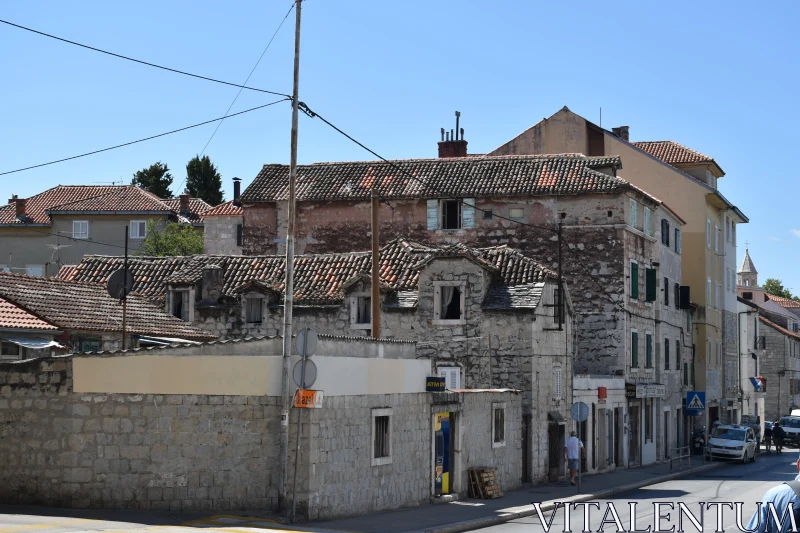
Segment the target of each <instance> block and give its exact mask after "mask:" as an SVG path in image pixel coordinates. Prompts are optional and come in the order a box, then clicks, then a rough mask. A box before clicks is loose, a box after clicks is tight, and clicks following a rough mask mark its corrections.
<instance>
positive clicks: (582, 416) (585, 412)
mask: <svg viewBox="0 0 800 533" xmlns="http://www.w3.org/2000/svg"><path fill="white" fill-rule="evenodd" d="M571 414H572V419H573V420H575V421H576V422H585V421H586V420H587V419H588V418H589V406H588V405H586V404H585V403H584V402H575V403H573V404H572V409H571ZM581 455H583V454H582V449H581V448H578V493H580V492H581V467H582V466H583V464H582V462H583V461H581V459H582V457H581ZM568 459H569V457H568Z"/></svg>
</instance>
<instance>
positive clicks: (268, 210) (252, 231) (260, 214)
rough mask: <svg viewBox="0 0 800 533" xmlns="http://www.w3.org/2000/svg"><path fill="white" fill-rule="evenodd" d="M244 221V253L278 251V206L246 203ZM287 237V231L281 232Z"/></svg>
mask: <svg viewBox="0 0 800 533" xmlns="http://www.w3.org/2000/svg"><path fill="white" fill-rule="evenodd" d="M242 208H243V212H244V214H243V215H242V221H243V224H244V228H243V229H242V239H243V240H242V253H243V254H244V255H265V254H274V253H276V250H277V248H276V246H277V245H276V243H275V239H277V238H278V224H277V218H276V216H277V215H276V213H277V206H276V204H274V203H270V204H244V205H243V206H242ZM281 235H282V237H281V238H286V231H285V230H284V231H283V233H282V234H281Z"/></svg>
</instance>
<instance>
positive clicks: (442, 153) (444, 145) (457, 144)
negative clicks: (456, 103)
mask: <svg viewBox="0 0 800 533" xmlns="http://www.w3.org/2000/svg"><path fill="white" fill-rule="evenodd" d="M460 118H461V113H460V112H459V111H456V129H455V130H450V131H449V132H446V131H444V128H442V140H441V141H440V142H439V157H440V158H444V157H467V141H465V140H464V128H460V129H459V127H458V121H459V119H460ZM459 134H460V135H459Z"/></svg>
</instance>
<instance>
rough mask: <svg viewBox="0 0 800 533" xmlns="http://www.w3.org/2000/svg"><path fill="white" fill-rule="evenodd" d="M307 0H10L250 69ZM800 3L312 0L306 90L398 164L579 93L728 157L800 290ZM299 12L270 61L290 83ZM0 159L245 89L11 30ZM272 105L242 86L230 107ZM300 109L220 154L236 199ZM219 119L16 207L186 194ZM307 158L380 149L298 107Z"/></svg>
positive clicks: (48, 24)
mask: <svg viewBox="0 0 800 533" xmlns="http://www.w3.org/2000/svg"><path fill="white" fill-rule="evenodd" d="M290 5H291V1H290V0H280V1H276V0H267V1H265V0H260V1H254V0H253V1H250V0H247V1H244V0H243V1H235V0H231V1H228V2H224V3H223V2H208V1H206V2H202V1H192V2H189V1H174V0H170V1H167V2H164V1H163V0H162V1H160V2H155V1H150V0H140V1H138V2H127V3H118V2H99V1H89V0H86V1H82V2H69V3H67V2H60V1H41V2H16V3H11V2H6V3H3V5H2V6H0V18H4V19H7V20H10V21H12V22H15V23H19V24H22V25H26V26H31V27H33V28H35V29H38V30H41V31H44V32H48V33H53V34H55V35H58V36H61V37H64V38H67V39H72V40H76V41H79V42H83V43H86V44H89V45H92V46H96V47H99V48H105V49H108V50H111V51H114V52H117V53H120V54H126V55H130V56H133V57H136V58H140V59H143V60H147V61H152V62H155V63H160V64H163V65H167V66H171V67H174V68H179V69H182V70H187V71H190V72H195V73H198V74H202V75H206V76H210V77H216V78H220V79H224V80H229V81H232V82H236V83H241V82H243V81H244V79H245V78H246V77H247V74H248V73H249V72H250V70H251V69H252V67H253V65H254V64H255V62H256V60H257V59H258V57H259V55H260V54H261V52H262V51H263V49H264V47H265V46H266V43H267V42H268V40H269V38H270V36H271V35H272V33H273V31H274V30H275V28H276V27H277V26H278V24H279V22H280V20H281V19H282V18H283V16H284V15H285V14H286V11H287V10H288V9H289V7H290ZM799 12H800V4H797V3H791V2H788V1H784V2H771V3H769V4H765V5H764V6H756V5H755V4H752V3H745V2H727V3H722V2H670V3H669V6H668V7H666V4H664V3H654V2H640V1H630V2H621V1H620V2H572V1H563V2H529V1H521V0H520V1H516V0H510V1H506V2H497V3H489V2H485V1H478V0H460V1H436V2H431V1H429V0H428V1H425V0H406V1H404V2H374V1H373V2H367V1H364V0H362V1H355V0H337V1H332V0H307V1H306V2H305V3H304V6H303V26H302V34H303V35H302V46H301V76H300V93H301V99H302V100H303V101H305V102H306V103H307V104H308V105H309V106H310V107H311V108H312V109H314V110H315V111H318V112H320V113H321V114H323V115H324V116H326V118H328V119H329V120H331V121H332V122H334V123H335V124H337V125H339V126H340V127H342V128H343V129H344V130H345V131H347V132H348V133H350V134H352V135H353V136H355V137H356V138H358V139H359V140H361V141H362V142H364V143H365V144H367V145H368V146H370V147H371V148H373V149H374V150H376V151H377V152H378V153H380V154H382V155H384V156H385V157H388V158H408V157H435V155H436V142H437V141H438V139H439V128H441V127H446V128H448V129H449V128H451V127H453V126H454V124H453V121H454V117H453V112H454V111H455V110H456V109H458V110H459V111H461V113H462V119H461V124H462V126H463V127H464V128H465V130H466V135H465V137H466V139H467V140H468V141H469V149H470V151H471V152H474V153H483V152H486V151H488V150H491V149H493V148H495V147H497V146H498V145H500V144H502V143H503V142H504V141H505V140H507V139H509V138H511V137H513V136H515V135H516V134H518V133H519V132H521V131H523V130H524V129H526V128H528V127H529V126H531V125H532V124H534V123H536V122H537V121H539V120H540V119H541V118H543V117H545V116H549V115H551V114H552V113H554V112H555V111H557V110H558V109H560V108H561V107H563V106H564V105H567V106H568V107H569V108H570V109H572V110H573V111H575V112H577V113H579V114H581V115H583V116H585V117H586V118H588V119H590V120H595V121H597V120H599V114H600V108H602V110H603V111H602V113H603V126H605V127H608V128H610V127H612V126H618V125H629V126H630V128H631V139H632V140H662V139H672V140H675V141H677V142H680V143H682V144H685V145H687V146H689V147H691V148H694V149H696V150H698V151H700V152H703V153H706V154H708V155H710V156H712V157H714V158H715V159H716V160H717V161H718V162H719V163H720V165H721V166H722V168H723V169H724V170H725V171H726V172H727V175H726V176H725V178H723V179H722V180H721V181H720V189H721V190H722V192H723V194H724V195H725V196H726V197H727V198H729V199H730V200H731V201H732V202H733V203H735V204H736V205H737V206H739V207H740V208H741V209H742V210H743V211H744V212H745V213H746V214H747V215H748V216H749V217H750V220H751V222H750V224H747V225H744V226H742V227H740V230H739V239H740V241H739V245H740V248H739V250H740V254H739V255H740V257H739V260H741V256H742V255H743V253H744V246H743V243H744V242H745V241H750V242H751V244H750V250H751V255H752V256H753V260H754V262H755V264H756V266H757V268H758V270H759V273H760V275H761V278H762V280H763V279H764V278H766V277H778V278H782V279H783V280H784V283H785V285H786V286H787V287H790V288H792V289H793V292H795V293H799V292H800V273H796V272H795V270H794V269H793V268H792V267H791V265H792V264H794V263H795V262H796V261H797V260H798V259H800V257H798V256H799V255H800V252H798V249H800V248H799V247H798V246H797V244H800V220H798V219H797V217H794V216H791V215H792V214H793V212H794V211H793V208H795V204H796V201H795V195H794V194H793V193H792V192H791V191H792V190H794V189H795V186H796V182H797V180H798V176H797V171H796V169H795V165H794V164H792V163H791V159H790V154H793V153H794V148H795V143H796V136H797V135H796V132H795V129H794V125H795V124H797V123H798V119H799V118H800V116H798V115H800V112H799V111H798V107H797V104H796V94H795V93H796V86H797V83H798V79H797V78H798V72H800V69H798V67H799V66H800V65H798V63H799V62H800V60H798V57H800V54H798V51H799V50H798V48H799V47H800V46H799V44H798V43H800V41H798V39H797V38H796V37H795V36H794V35H795V27H794V21H795V20H796V19H797V16H798V14H800V13H799ZM293 26H294V14H292V15H291V16H290V18H289V19H288V20H287V21H286V23H285V24H284V26H283V28H282V29H281V31H280V33H279V34H278V36H277V37H276V39H275V42H274V43H273V44H272V46H271V48H270V49H269V51H268V52H267V54H266V55H265V56H264V59H263V60H262V62H261V64H260V65H259V67H258V69H257V70H256V72H255V73H254V74H253V77H252V78H251V80H250V82H249V84H250V85H252V86H255V87H261V88H266V89H272V90H277V91H279V92H291V80H292V52H293ZM0 47H1V48H2V50H3V51H4V53H3V54H0V72H2V81H3V83H0V102H2V104H0V106H2V126H0V172H2V171H5V170H11V169H15V168H18V167H24V166H28V165H32V164H37V163H41V162H45V161H50V160H53V159H59V158H62V157H68V156H71V155H75V154H78V153H83V152H87V151H91V150H95V149H99V148H104V147H106V146H110V145H114V144H119V143H122V142H127V141H130V140H134V139H137V138H140V137H147V136H149V135H153V134H157V133H161V132H163V131H168V130H172V129H176V128H180V127H183V126H187V125H190V124H194V123H197V122H202V121H205V120H208V119H211V118H215V117H218V116H222V115H223V114H224V112H225V110H226V109H227V108H228V105H230V103H231V101H232V99H233V97H234V96H235V95H236V92H237V90H238V89H236V88H232V87H225V86H222V85H217V84H213V83H209V82H204V81H200V80H195V79H191V78H188V77H184V76H180V75H176V74H171V73H167V72H162V71H158V70H155V69H152V68H150V67H146V66H141V65H136V64H133V63H129V62H125V61H122V60H119V59H115V58H112V57H108V56H103V55H100V54H97V53H95V52H91V51H88V50H84V49H80V48H77V47H74V46H71V45H67V44H64V43H60V42H57V41H54V40H51V39H46V38H44V37H40V36H37V35H33V34H30V33H27V32H23V31H21V30H18V29H15V28H11V27H8V26H5V25H0ZM272 98H273V97H271V96H269V95H264V94H258V93H252V92H248V91H245V92H244V93H243V94H242V96H241V97H240V98H239V100H238V102H237V103H236V105H235V106H234V109H233V111H239V110H243V109H246V108H249V107H254V106H257V105H261V104H264V103H267V102H269V101H271V100H272ZM290 118H291V113H290V106H289V103H288V102H286V103H281V104H278V105H276V106H273V107H271V108H268V109H264V110H259V111H255V112H253V113H250V114H247V115H243V116H239V117H234V118H231V119H230V120H226V121H225V123H224V124H223V125H222V127H221V128H220V130H219V132H218V133H217V135H216V137H215V138H214V140H213V141H212V143H211V144H210V145H209V148H208V150H207V154H208V155H209V156H210V157H211V159H212V160H213V161H214V162H215V163H216V164H217V166H218V168H219V170H220V172H221V173H222V176H223V181H224V183H225V187H226V197H227V198H230V197H231V191H232V186H231V178H233V177H234V176H238V177H241V178H242V179H243V180H244V184H245V185H247V184H248V183H249V182H250V181H251V180H252V179H253V177H254V176H255V175H256V173H257V172H258V170H259V168H260V167H261V165H262V164H264V163H273V162H279V163H286V162H288V158H289V127H290ZM213 129H214V125H213V124H211V125H207V126H203V127H201V128H197V129H195V130H190V131H187V132H183V133H179V134H176V135H172V136H168V137H165V138H161V139H157V140H153V141H148V142H146V143H142V144H138V145H135V146H132V147H127V148H122V149H119V150H114V151H111V152H107V153H104V154H100V155H96V156H90V157H87V158H84V159H79V160H76V161H71V162H67V163H61V164H58V165H53V166H50V167H44V168H41V169H36V170H31V171H26V172H21V173H18V174H12V175H7V176H2V177H0V195H4V196H2V199H3V200H5V199H6V198H8V197H10V195H11V194H19V195H20V196H23V197H24V196H30V195H32V194H35V193H37V192H39V191H41V190H43V189H45V188H47V187H50V186H53V185H56V184H92V183H108V182H111V181H120V180H122V181H124V182H126V183H127V182H129V181H130V179H131V176H132V174H133V173H134V172H135V171H136V170H138V169H141V168H143V167H145V166H149V165H150V164H151V163H153V162H155V161H162V162H165V163H167V164H168V165H169V166H170V168H171V169H172V171H173V175H174V176H175V178H176V179H175V186H177V185H179V184H180V182H181V181H182V180H183V178H184V177H185V165H186V163H187V161H188V160H189V159H190V158H191V157H193V156H194V155H196V154H197V153H199V152H200V151H201V150H202V149H203V146H204V145H205V144H206V141H207V140H208V138H209V136H210V135H211V133H212V131H213ZM299 139H300V145H299V146H300V148H299V159H300V162H301V163H309V162H313V161H326V160H363V159H372V157H371V156H370V155H369V154H367V153H365V152H364V151H363V150H361V149H360V148H359V147H357V146H355V145H353V144H351V143H350V142H349V141H347V140H346V139H344V138H342V137H340V136H338V134H336V133H335V132H333V131H332V130H330V129H328V128H327V127H326V126H324V124H322V123H321V122H320V121H319V120H313V119H310V118H308V117H305V116H302V115H301V120H300V136H299Z"/></svg>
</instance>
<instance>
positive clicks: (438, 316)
mask: <svg viewBox="0 0 800 533" xmlns="http://www.w3.org/2000/svg"><path fill="white" fill-rule="evenodd" d="M433 285H434V287H433V288H434V294H433V321H434V324H441V325H447V324H463V323H465V322H466V318H465V313H464V309H465V303H466V298H465V294H464V292H465V291H464V282H462V281H434V282H433Z"/></svg>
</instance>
